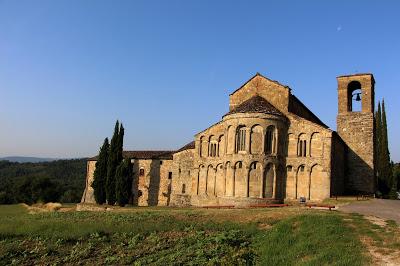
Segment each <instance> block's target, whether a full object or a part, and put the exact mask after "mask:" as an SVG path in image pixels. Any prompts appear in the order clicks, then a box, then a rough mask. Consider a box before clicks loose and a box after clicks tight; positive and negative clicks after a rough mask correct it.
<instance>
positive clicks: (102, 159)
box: [92, 138, 109, 204]
mask: <svg viewBox="0 0 400 266" xmlns="http://www.w3.org/2000/svg"><path fill="white" fill-rule="evenodd" d="M108 152H109V144H108V138H105V139H104V143H103V146H101V148H100V152H99V156H98V158H97V162H96V169H95V170H94V173H93V183H92V187H93V189H94V199H95V200H96V202H97V204H103V203H105V202H106V179H107V164H108Z"/></svg>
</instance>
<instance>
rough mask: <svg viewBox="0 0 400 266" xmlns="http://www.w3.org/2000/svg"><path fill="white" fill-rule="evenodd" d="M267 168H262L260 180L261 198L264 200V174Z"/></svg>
mask: <svg viewBox="0 0 400 266" xmlns="http://www.w3.org/2000/svg"><path fill="white" fill-rule="evenodd" d="M264 171H265V167H261V178H260V188H261V189H260V198H264V193H263V192H264V175H265V173H264Z"/></svg>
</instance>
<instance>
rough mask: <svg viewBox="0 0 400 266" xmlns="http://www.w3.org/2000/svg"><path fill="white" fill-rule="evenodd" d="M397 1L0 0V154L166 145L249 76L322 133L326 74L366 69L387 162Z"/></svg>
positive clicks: (329, 103) (395, 94)
mask: <svg viewBox="0 0 400 266" xmlns="http://www.w3.org/2000/svg"><path fill="white" fill-rule="evenodd" d="M399 14H400V1H365V0H363V1H275V2H272V1H271V2H270V1H231V0H230V1H184V0H182V1H170V0H169V1H122V0H120V1H111V0H110V1H101V0H96V1H95V0H86V1H79V0H65V1H63V0H58V1H53V0H48V1H41V0H36V1H19V0H0V156H9V155H25V156H28V155H29V156H42V157H43V156H44V157H58V158H71V157H85V156H92V155H95V154H96V153H97V152H98V149H99V146H100V145H101V143H102V141H103V139H104V138H105V137H110V136H111V134H112V131H113V127H114V123H115V121H116V119H120V120H121V121H122V122H123V124H124V127H125V144H124V148H125V149H127V150H135V149H176V148H179V147H180V146H183V145H184V144H186V143H187V142H189V141H191V140H193V135H194V134H195V133H197V132H199V131H201V130H203V129H205V128H207V127H208V126H210V125H211V124H212V123H215V122H217V121H218V120H220V119H221V116H222V115H223V114H225V113H226V112H227V111H228V100H229V98H228V95H229V93H230V92H232V91H234V90H235V89H237V88H238V87H239V86H240V85H242V84H243V83H244V82H245V81H246V80H248V79H249V78H250V77H251V76H253V75H254V74H255V73H256V72H260V73H261V74H263V75H265V76H267V77H269V78H271V79H273V80H277V81H279V82H280V83H282V84H285V85H288V86H289V87H291V88H292V90H293V93H294V94H295V95H296V96H297V97H298V98H299V99H300V100H302V101H303V102H304V103H305V104H306V105H307V106H308V107H309V108H310V109H311V110H312V111H313V112H314V113H315V114H316V115H318V116H319V117H320V118H321V120H322V121H324V122H325V123H326V124H327V125H329V126H330V127H331V128H332V129H333V130H336V113H337V84H336V76H339V75H342V74H352V73H362V72H371V73H373V74H374V76H375V79H376V101H378V100H380V99H382V98H385V103H386V107H387V114H388V123H389V141H390V151H391V155H392V159H394V160H395V161H399V160H400V151H399V145H400V138H397V136H399V134H400V124H399V123H398V122H399V121H398V119H397V118H398V117H397V114H398V113H399V112H400V100H399V90H400V65H399V62H400V15H399Z"/></svg>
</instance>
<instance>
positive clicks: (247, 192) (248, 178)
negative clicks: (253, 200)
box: [246, 166, 250, 198]
mask: <svg viewBox="0 0 400 266" xmlns="http://www.w3.org/2000/svg"><path fill="white" fill-rule="evenodd" d="M246 172H247V176H246V198H248V197H249V190H250V182H249V181H250V167H249V166H246Z"/></svg>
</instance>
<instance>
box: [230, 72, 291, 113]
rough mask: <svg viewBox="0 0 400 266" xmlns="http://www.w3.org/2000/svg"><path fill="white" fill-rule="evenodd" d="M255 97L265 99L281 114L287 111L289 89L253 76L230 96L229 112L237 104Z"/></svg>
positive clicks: (260, 76) (258, 76)
mask: <svg viewBox="0 0 400 266" xmlns="http://www.w3.org/2000/svg"><path fill="white" fill-rule="evenodd" d="M256 95H259V96H261V97H263V98H265V99H267V100H268V101H269V102H270V103H271V104H272V105H273V106H275V107H276V108H278V109H279V110H280V111H281V112H283V113H286V112H287V111H288V105H289V95H290V89H289V87H287V86H284V85H282V84H279V83H278V82H276V81H273V80H270V79H267V78H265V77H263V76H262V75H260V74H257V75H255V76H254V77H253V78H251V79H250V80H249V81H248V82H246V83H245V84H244V85H243V86H242V87H240V88H239V89H238V90H236V91H235V92H233V93H232V94H231V95H230V97H229V110H232V109H234V108H235V107H236V106H238V105H239V104H241V103H243V102H244V101H246V100H248V99H250V98H251V97H253V96H256Z"/></svg>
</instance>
